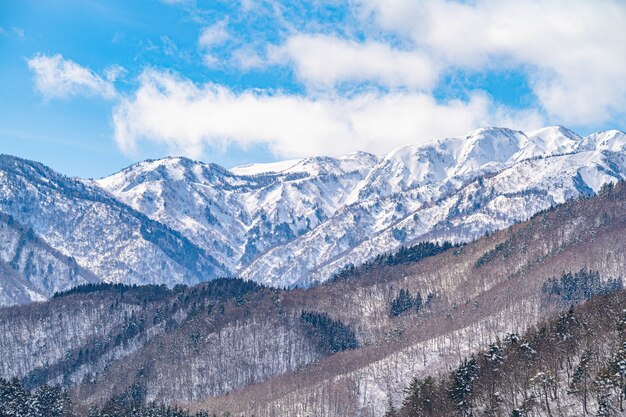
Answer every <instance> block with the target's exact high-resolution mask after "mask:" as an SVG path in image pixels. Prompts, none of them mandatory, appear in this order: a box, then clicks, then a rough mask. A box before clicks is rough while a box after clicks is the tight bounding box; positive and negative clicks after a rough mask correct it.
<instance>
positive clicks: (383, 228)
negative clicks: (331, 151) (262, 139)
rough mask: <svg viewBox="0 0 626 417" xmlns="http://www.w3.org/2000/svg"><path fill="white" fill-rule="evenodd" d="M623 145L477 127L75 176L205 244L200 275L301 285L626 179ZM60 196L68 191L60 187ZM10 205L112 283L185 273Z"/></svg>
mask: <svg viewBox="0 0 626 417" xmlns="http://www.w3.org/2000/svg"><path fill="white" fill-rule="evenodd" d="M625 144H626V135H625V134H624V133H623V132H619V131H607V132H598V133H596V134H593V135H590V136H587V137H584V138H583V137H580V136H579V135H577V134H576V133H574V132H571V131H569V130H567V129H565V128H562V127H547V128H543V129H539V130H536V131H533V132H527V133H524V132H519V131H514V130H510V129H504V128H483V129H477V130H475V131H473V132H470V133H469V134H467V135H464V136H459V137H454V138H445V139H440V140H437V141H434V142H431V143H427V144H423V145H409V146H404V147H401V148H398V149H396V150H394V151H392V152H390V153H389V154H388V155H386V156H384V157H383V158H378V157H376V156H374V155H371V154H367V153H363V152H357V153H353V154H349V155H346V156H344V157H340V158H330V157H313V158H304V159H298V160H290V161H284V162H279V163H272V164H252V165H247V166H243V167H236V168H233V169H231V170H227V169H224V168H222V167H220V166H218V165H215V164H204V163H200V162H195V161H192V160H189V159H186V158H166V159H162V160H156V161H145V162H141V163H139V164H136V165H133V166H131V167H128V168H126V169H124V170H122V171H120V172H118V173H116V174H114V175H112V176H110V177H107V178H103V179H101V180H99V181H94V182H86V181H85V182H84V183H85V184H86V185H85V187H87V188H89V189H90V190H91V191H90V192H91V193H97V188H98V187H100V188H102V189H104V190H106V191H107V193H108V194H109V195H111V196H114V197H115V198H116V199H118V200H119V201H121V202H122V203H123V204H121V203H120V206H124V207H126V205H128V206H130V207H132V208H133V209H135V210H137V211H138V212H141V213H143V214H145V215H146V216H148V217H149V218H150V219H152V220H153V221H156V222H158V223H156V222H155V223H154V224H157V225H158V224H164V225H166V226H167V227H169V228H171V229H173V230H175V231H176V233H179V234H180V238H181V239H182V238H183V237H186V238H188V239H189V241H190V242H189V241H188V244H189V245H191V246H190V247H192V248H196V249H197V250H200V251H204V252H205V253H206V254H208V255H207V256H208V258H206V260H207V262H208V264H207V268H208V269H207V270H209V271H210V272H208V273H206V274H205V276H207V277H208V276H212V275H215V274H237V275H240V276H242V277H244V278H249V279H252V280H255V281H259V282H263V283H265V284H268V285H275V286H293V285H309V284H310V283H311V282H313V281H323V280H325V279H328V278H329V277H330V276H332V274H333V273H335V272H336V271H337V270H339V269H340V268H342V267H343V266H345V265H346V264H349V263H352V264H360V263H362V262H364V261H366V260H368V259H370V258H371V257H373V256H376V255H378V254H381V253H385V252H389V251H394V250H397V249H398V248H399V247H400V246H402V245H410V244H413V243H416V242H419V241H421V240H444V239H446V240H452V241H468V240H472V239H474V238H476V237H478V236H481V235H482V234H484V233H486V232H488V231H493V230H496V229H501V228H504V227H507V226H509V225H511V224H512V223H514V222H517V221H520V220H524V219H526V218H528V217H530V216H532V215H533V214H534V213H536V212H537V211H539V210H542V209H545V208H547V207H550V206H551V205H554V204H558V203H561V202H563V201H565V200H567V199H569V198H573V197H576V196H579V195H587V194H590V193H593V192H596V191H597V190H598V189H599V188H600V187H601V186H602V185H603V184H605V183H607V182H610V181H616V180H619V179H622V178H624V177H626V160H625V157H624V150H625V149H624V146H625ZM0 174H1V173H0ZM0 179H1V178H0ZM0 185H1V182H0ZM20 186H21V187H24V188H26V189H27V188H29V187H32V184H22V185H20ZM0 191H2V190H1V189H0ZM65 194H67V193H65ZM24 201H26V200H24ZM43 201H45V199H44V200H43ZM80 201H82V200H80V199H79V202H80ZM22 203H23V202H22ZM62 204H64V205H66V206H71V205H72V204H74V202H73V201H72V199H71V198H70V197H68V198H66V199H65V200H63V203H62ZM5 205H6V203H5ZM10 206H11V207H8V208H4V207H3V206H2V205H0V209H2V210H8V211H11V210H13V211H14V212H15V213H17V214H20V213H21V211H20V210H21V209H20V208H19V207H23V206H24V204H21V205H20V204H18V203H15V204H13V205H10ZM78 206H79V207H76V209H75V210H74V211H72V212H73V213H75V214H74V215H75V216H76V217H78V218H80V217H81V216H85V215H86V214H85V213H89V211H90V210H91V211H93V210H96V206H97V205H95V206H89V207H87V206H85V205H84V204H83V203H80V204H79V205H78ZM116 210H118V209H116ZM20 215H21V216H22V217H23V218H24V220H25V224H28V225H29V226H31V227H33V228H34V229H35V230H36V231H37V232H38V233H39V234H40V235H41V236H42V237H44V239H45V240H46V241H47V242H48V243H50V244H51V245H53V246H54V247H56V248H59V247H60V248H62V249H61V251H62V252H64V253H68V254H69V253H71V254H73V256H74V253H75V252H76V253H78V257H79V258H81V259H82V260H83V263H84V266H86V267H88V268H89V269H90V270H92V271H94V272H95V273H96V274H97V275H99V276H100V275H104V276H105V277H106V279H108V280H113V281H115V280H122V279H130V280H131V281H132V282H164V283H168V284H173V283H176V282H182V281H185V282H187V281H193V279H191V278H190V277H185V278H183V275H185V273H183V272H182V271H181V270H176V272H172V271H169V270H168V272H167V273H165V272H164V271H158V270H156V269H150V276H149V277H148V276H147V275H146V274H144V275H141V276H139V275H138V273H137V270H141V269H142V265H143V264H144V263H146V262H147V261H146V259H154V255H150V256H147V257H146V256H144V255H138V253H142V252H141V250H144V251H145V250H148V249H146V246H145V242H141V239H139V240H138V242H141V244H140V245H139V246H138V247H136V246H132V245H131V246H124V245H119V246H117V245H113V244H112V243H110V247H111V249H110V250H112V253H111V255H110V256H109V258H107V259H108V260H109V262H110V263H111V264H112V265H116V262H117V263H122V264H126V266H127V267H128V268H129V269H131V270H132V271H133V274H131V275H130V276H132V278H127V275H124V274H126V273H127V272H122V270H124V268H121V269H117V270H116V268H111V267H109V268H104V267H103V266H102V265H100V264H99V262H102V261H101V260H98V261H92V260H90V257H91V256H92V255H93V254H92V253H91V252H89V253H88V252H86V251H85V250H84V249H81V248H82V247H81V246H80V245H79V240H81V239H82V240H84V241H91V240H93V239H94V238H93V236H94V234H93V231H92V232H90V233H86V234H85V235H78V236H74V237H75V239H74V241H75V243H74V244H67V243H64V241H63V239H65V237H66V236H67V231H66V230H64V233H66V234H63V233H61V234H59V231H58V230H56V229H54V228H50V227H48V226H47V225H46V224H38V220H37V218H35V217H34V216H32V215H29V216H28V215H26V216H25V215H24V214H20ZM97 217H98V216H97V215H96V214H94V216H93V218H91V220H89V221H91V222H93V223H94V224H93V225H92V226H91V227H92V228H98V227H106V228H113V229H120V230H128V229H127V226H123V225H122V224H118V223H117V222H113V221H111V223H110V224H105V225H102V224H100V225H98V226H96V225H95V224H96V223H97V220H96V218H97ZM130 217H133V216H130ZM102 218H104V219H109V218H110V217H107V216H104V217H102ZM106 221H110V220H105V222H106ZM134 222H135V220H132V221H131V223H133V224H134ZM122 223H124V222H122ZM86 224H91V223H83V226H85V225H86ZM164 227H165V226H164ZM99 230H101V229H99ZM131 230H135V232H132V231H131V232H128V231H125V232H119V231H116V232H115V233H114V235H115V236H117V238H119V236H120V234H121V235H124V236H128V233H130V235H133V233H134V234H135V235H136V234H137V232H136V230H137V229H136V228H135V229H133V228H131ZM168 230H169V229H168ZM126 239H128V237H126ZM148 246H149V245H148ZM183 246H184V245H182V246H180V247H181V248H182V247H183ZM198 248H201V249H198ZM101 250H102V248H101ZM137 251H139V252H137ZM198 253H199V252H198ZM198 256H200V255H198ZM169 257H170V259H171V258H172V257H174V258H176V255H175V254H173V253H170V254H169ZM96 258H97V259H100V258H98V257H96ZM77 259H78V258H77ZM203 259H205V258H203ZM151 263H152V261H151ZM130 264H132V265H134V266H132V267H130ZM168 265H169V264H168ZM135 268H137V269H135ZM197 268H200V269H202V268H201V267H199V266H198V265H196V266H194V267H192V268H191V269H193V270H194V271H195V273H196V275H195V276H196V277H198V276H199V275H202V273H201V272H200V270H198V269H197ZM110 269H113V270H116V271H115V272H113V271H112V270H110ZM166 269H167V268H166ZM127 270H128V269H126V271H127ZM125 277H126V278H125Z"/></svg>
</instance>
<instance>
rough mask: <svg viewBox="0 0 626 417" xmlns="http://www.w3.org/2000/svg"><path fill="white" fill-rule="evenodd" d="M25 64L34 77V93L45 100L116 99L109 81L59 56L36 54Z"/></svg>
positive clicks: (114, 91) (111, 83)
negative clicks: (74, 98)
mask: <svg viewBox="0 0 626 417" xmlns="http://www.w3.org/2000/svg"><path fill="white" fill-rule="evenodd" d="M27 63H28V67H29V68H30V70H31V71H32V72H33V74H34V77H35V87H36V89H37V91H39V93H41V94H42V95H43V96H44V97H45V98H47V99H51V98H66V97H70V96H75V95H95V96H100V97H104V98H107V99H113V98H115V97H116V96H117V92H116V90H115V87H114V85H113V82H112V80H107V79H104V78H102V77H101V76H99V75H98V74H96V73H95V72H94V71H92V70H90V69H88V68H85V67H83V66H81V65H79V64H77V63H75V62H74V61H71V60H67V59H64V58H63V56H61V55H60V54H56V55H43V54H37V55H35V56H33V57H32V58H30V59H29V60H28V61H27ZM109 75H112V73H111V74H109ZM118 75H119V74H118Z"/></svg>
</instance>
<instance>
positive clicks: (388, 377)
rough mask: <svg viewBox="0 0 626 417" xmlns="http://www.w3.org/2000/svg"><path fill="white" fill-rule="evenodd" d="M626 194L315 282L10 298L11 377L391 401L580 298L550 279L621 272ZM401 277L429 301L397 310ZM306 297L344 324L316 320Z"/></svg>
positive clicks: (272, 400)
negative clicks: (339, 346)
mask: <svg viewBox="0 0 626 417" xmlns="http://www.w3.org/2000/svg"><path fill="white" fill-rule="evenodd" d="M625 202H626V185H625V184H624V183H620V184H618V185H616V186H615V187H614V188H611V187H607V188H605V189H604V190H602V191H601V192H600V193H599V195H598V196H596V197H593V198H582V199H576V200H572V201H568V202H567V203H565V204H563V205H559V206H557V207H555V208H553V209H550V210H546V211H544V212H541V213H539V214H537V215H536V216H534V217H533V218H532V219H531V220H529V221H527V222H523V223H519V224H516V225H514V226H512V227H510V228H507V229H505V230H502V231H499V232H496V233H494V234H492V235H490V236H486V237H483V238H481V239H479V240H477V241H475V242H473V243H470V244H467V245H463V246H461V247H453V248H451V249H449V250H447V251H446V252H444V253H441V254H439V255H436V256H432V257H429V258H426V259H423V260H421V261H420V262H417V263H412V264H403V265H390V266H385V265H381V266H375V267H373V268H369V269H367V268H366V269H359V268H357V271H356V272H355V273H354V274H353V275H351V276H348V277H347V278H343V279H336V280H333V281H331V282H327V283H324V284H321V285H319V286H315V287H312V288H308V289H295V290H290V291H285V290H278V289H269V288H260V287H257V286H256V285H255V284H254V283H252V282H244V281H241V280H233V279H222V280H217V281H214V282H211V283H205V284H200V285H199V286H197V287H193V288H187V289H185V288H177V289H174V290H168V289H166V288H164V287H154V288H143V287H142V288H136V289H127V290H117V289H114V288H113V289H107V288H104V289H102V290H96V291H95V292H93V291H91V290H89V291H87V292H84V293H83V292H81V291H82V290H80V291H79V290H77V291H74V292H72V293H70V294H66V295H64V296H62V297H57V298H55V299H53V300H51V301H49V302H47V303H37V304H31V305H26V306H20V307H12V308H8V309H2V310H0V329H1V332H0V356H2V357H5V358H10V359H9V360H7V361H4V362H2V366H3V369H2V373H1V374H0V377H11V376H14V375H18V376H21V377H24V378H25V381H26V382H28V384H30V385H28V386H33V385H37V384H39V383H42V382H45V381H48V382H61V383H64V384H66V385H67V386H71V387H73V388H72V390H71V392H72V395H73V398H74V400H75V402H76V403H77V404H80V405H82V406H84V407H88V405H90V404H101V403H102V402H104V401H106V399H107V398H109V397H110V396H114V395H118V394H123V393H124V392H130V391H127V390H131V391H132V390H133V389H134V388H133V387H135V388H138V389H139V391H138V392H140V393H142V394H141V395H142V396H143V397H142V398H144V399H145V400H148V401H151V400H155V399H157V400H159V401H166V402H169V403H172V402H174V403H181V402H192V403H189V407H191V408H194V409H208V410H210V411H211V412H213V411H215V412H217V413H218V415H221V414H222V413H223V412H226V411H229V412H231V413H233V414H235V415H246V416H252V415H254V416H290V417H294V416H307V415H317V416H337V417H339V416H345V415H363V416H380V415H382V414H383V413H384V411H385V408H386V406H387V403H388V401H389V397H390V398H391V400H392V401H394V402H395V403H398V401H400V399H401V398H402V397H403V389H404V387H405V386H406V384H408V383H409V381H410V380H411V379H412V378H413V377H414V376H418V377H420V378H422V377H424V376H427V375H433V374H437V373H439V372H444V373H445V372H447V371H448V370H449V368H450V367H451V366H457V364H458V360H459V358H460V357H463V356H465V355H468V354H470V353H471V352H474V351H476V350H477V349H480V348H483V347H485V346H487V344H488V343H489V342H491V341H493V340H495V338H496V337H503V336H504V335H506V334H508V333H510V332H518V333H521V332H522V331H524V330H525V329H526V328H528V327H529V326H532V325H534V324H535V323H537V322H538V321H539V320H541V319H542V318H543V317H546V316H547V315H550V314H552V312H554V311H555V310H559V309H562V308H567V307H568V306H569V303H570V302H571V301H570V300H564V301H559V299H558V298H557V297H553V296H552V295H550V294H546V293H545V292H544V291H543V290H542V288H544V285H543V284H544V283H545V282H548V281H550V280H552V279H553V278H555V277H556V278H559V277H561V276H562V275H563V273H564V272H578V271H581V270H585V271H597V276H598V277H599V278H598V279H599V280H600V281H601V282H603V283H611V282H615V280H621V279H622V278H623V271H624V268H625V267H626V257H625V256H624V254H626V242H625V241H624V239H623V236H624V233H626V220H625V219H626V204H625ZM594 274H595V272H594ZM593 276H595V275H593ZM401 290H402V291H406V292H408V294H410V296H411V297H413V298H414V299H415V297H417V295H418V294H420V298H421V300H422V302H421V303H420V304H419V305H420V306H421V308H420V309H419V310H418V309H417V308H416V307H411V308H409V309H408V310H403V311H401V312H400V313H394V314H392V310H391V306H392V305H393V303H394V301H395V300H397V299H398V297H399V296H400V293H401ZM116 291H121V292H120V293H117V292H116ZM303 311H305V312H308V313H309V314H318V315H320V317H327V318H326V319H320V320H318V323H333V322H334V323H339V324H335V325H332V326H327V327H326V333H323V331H322V330H323V329H324V327H320V328H317V329H316V330H317V333H315V332H311V331H310V330H311V329H310V327H307V326H308V325H309V323H307V322H305V321H304V320H303V319H302V317H303V314H302V313H303ZM70 317H71V318H72V319H70ZM75 322H76V323H79V324H80V325H78V326H77V325H76V324H74V323H75ZM83 322H84V323H87V324H86V325H85V327H82V326H83V325H82V323H83ZM47 328H51V329H54V331H53V332H46V331H45V330H44V329H47ZM337 329H351V330H352V331H353V332H354V335H355V336H356V340H357V344H356V345H358V346H359V347H358V348H356V349H352V350H347V351H341V352H338V353H334V354H333V351H332V349H329V348H328V345H326V346H325V345H324V343H323V341H324V340H326V339H325V338H324V337H320V331H322V333H321V334H322V335H324V334H326V336H329V335H332V334H337V333H338V330H337ZM340 333H341V332H340ZM342 334H344V335H345V334H350V331H347V332H346V331H343V333H342ZM356 345H351V346H356ZM16 346H20V348H16ZM279 346H282V348H281V347H279ZM285 347H287V348H285ZM198 399H201V400H200V401H198Z"/></svg>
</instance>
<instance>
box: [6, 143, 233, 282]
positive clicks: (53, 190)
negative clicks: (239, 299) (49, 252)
mask: <svg viewBox="0 0 626 417" xmlns="http://www.w3.org/2000/svg"><path fill="white" fill-rule="evenodd" d="M0 212H2V213H5V214H7V215H10V216H11V217H12V218H13V219H14V220H15V221H16V222H19V223H20V224H23V225H25V226H27V227H29V228H30V229H32V230H33V232H34V233H35V234H36V235H37V236H38V237H40V238H41V239H42V240H43V241H45V242H46V244H47V245H49V246H50V247H52V248H54V249H55V250H56V251H58V252H60V253H61V254H63V255H64V256H71V257H72V258H73V259H74V260H75V261H76V263H77V264H78V265H79V266H80V267H82V268H85V269H87V270H89V271H91V272H92V273H93V274H95V275H96V276H97V277H98V278H99V279H100V280H102V281H107V282H125V283H139V284H146V283H163V282H167V283H169V284H171V285H173V284H175V283H196V282H200V281H203V280H207V279H211V278H214V277H216V276H220V275H227V274H228V271H227V269H225V268H223V267H222V266H221V265H220V264H219V263H218V262H217V261H215V259H213V258H212V257H211V256H210V255H209V254H207V253H206V252H205V251H204V250H203V249H201V248H199V247H197V246H195V245H193V244H192V243H191V242H190V241H189V240H188V239H187V238H185V237H184V236H182V235H181V234H180V233H179V232H176V231H174V230H172V229H170V228H168V227H167V226H164V225H162V224H160V223H158V222H155V221H153V220H151V219H149V218H148V217H146V216H145V215H143V214H141V213H139V212H137V211H135V210H133V209H132V208H130V207H128V206H126V205H125V204H123V203H120V202H119V201H118V200H116V199H114V198H112V197H111V196H110V195H109V194H108V193H106V192H105V191H103V190H102V189H100V188H98V187H93V186H91V185H89V184H86V183H84V182H82V181H80V180H76V179H70V178H67V177H64V176H62V175H60V174H58V173H56V172H54V171H52V170H51V169H49V168H47V167H45V166H44V165H42V164H39V163H36V162H31V161H26V160H22V159H19V158H15V157H11V156H6V155H2V156H0ZM55 285H57V284H55ZM58 286H59V288H62V287H63V286H62V284H61V283H58ZM52 287H54V285H52Z"/></svg>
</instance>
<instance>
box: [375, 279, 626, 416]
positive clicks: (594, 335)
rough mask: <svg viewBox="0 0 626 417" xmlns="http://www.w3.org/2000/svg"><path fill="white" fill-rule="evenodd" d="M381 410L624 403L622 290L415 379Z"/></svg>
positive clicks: (497, 410)
mask: <svg viewBox="0 0 626 417" xmlns="http://www.w3.org/2000/svg"><path fill="white" fill-rule="evenodd" d="M405 392H406V397H405V398H404V400H403V401H402V403H401V405H400V406H399V407H398V408H397V409H396V407H395V406H394V405H393V404H390V405H389V409H388V410H387V412H386V414H385V416H386V417H435V416H441V417H451V416H514V417H521V416H550V417H551V416H586V415H593V416H618V415H623V413H624V411H625V408H626V404H625V402H626V292H624V291H619V292H616V293H612V294H610V295H607V296H598V297H596V298H594V299H593V300H591V301H589V302H586V303H584V304H582V305H579V306H578V305H577V306H572V307H571V308H570V309H569V310H568V311H567V312H563V313H561V314H559V315H558V316H557V317H556V318H553V319H551V320H549V321H543V322H541V323H538V324H537V325H536V326H533V327H532V328H531V329H530V330H528V331H526V332H524V333H523V334H517V333H510V334H508V335H506V336H505V337H504V338H502V339H495V340H493V341H492V343H490V344H489V346H488V347H487V348H486V349H484V350H482V351H480V352H476V353H475V354H472V355H471V356H468V357H465V358H464V359H463V360H462V361H461V363H460V364H458V366H457V367H456V368H455V369H454V370H453V371H452V372H450V373H443V374H440V375H438V376H429V377H427V378H422V379H418V378H415V379H413V380H412V381H411V383H410V384H409V385H408V386H407V388H406V390H405Z"/></svg>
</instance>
